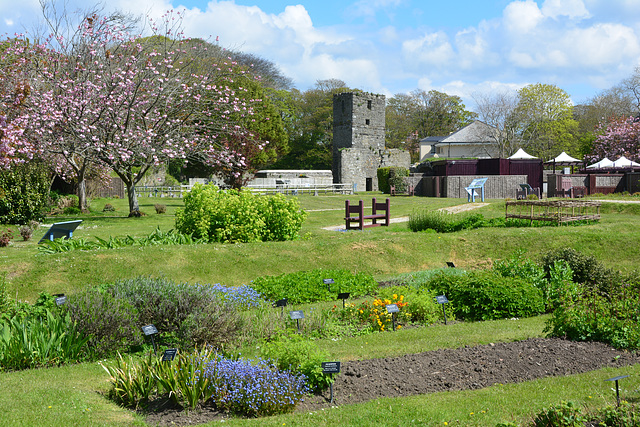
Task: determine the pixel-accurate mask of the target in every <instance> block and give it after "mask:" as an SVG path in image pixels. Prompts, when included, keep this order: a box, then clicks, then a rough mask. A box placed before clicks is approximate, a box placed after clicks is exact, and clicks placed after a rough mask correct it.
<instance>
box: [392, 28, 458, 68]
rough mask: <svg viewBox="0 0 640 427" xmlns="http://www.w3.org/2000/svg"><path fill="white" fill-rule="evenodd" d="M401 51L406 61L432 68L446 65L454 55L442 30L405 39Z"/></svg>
mask: <svg viewBox="0 0 640 427" xmlns="http://www.w3.org/2000/svg"><path fill="white" fill-rule="evenodd" d="M402 53H403V55H404V57H405V58H406V60H407V62H410V63H415V64H416V65H418V66H421V67H433V68H440V67H446V66H447V65H449V64H450V62H451V61H452V60H453V59H454V57H455V52H454V50H453V47H452V46H451V43H450V42H449V37H448V36H447V34H446V33H444V32H442V31H439V32H437V33H429V34H425V35H424V36H423V37H421V38H418V39H410V40H406V41H405V42H403V43H402Z"/></svg>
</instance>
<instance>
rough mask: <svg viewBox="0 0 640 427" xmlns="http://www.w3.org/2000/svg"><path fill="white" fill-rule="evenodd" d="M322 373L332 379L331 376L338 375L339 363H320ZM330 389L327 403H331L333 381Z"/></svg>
mask: <svg viewBox="0 0 640 427" xmlns="http://www.w3.org/2000/svg"><path fill="white" fill-rule="evenodd" d="M322 373H323V374H329V376H330V377H333V374H339V373H340V362H322ZM329 387H330V388H331V401H330V402H329V403H333V381H331V383H330V384H329Z"/></svg>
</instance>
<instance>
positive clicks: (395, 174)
mask: <svg viewBox="0 0 640 427" xmlns="http://www.w3.org/2000/svg"><path fill="white" fill-rule="evenodd" d="M377 175H378V188H379V189H380V191H382V192H383V193H387V194H389V193H390V192H391V186H392V185H393V186H395V187H396V191H397V192H403V191H406V190H407V188H406V183H405V181H404V177H407V176H409V169H407V168H403V167H395V166H390V167H384V168H378V172H377Z"/></svg>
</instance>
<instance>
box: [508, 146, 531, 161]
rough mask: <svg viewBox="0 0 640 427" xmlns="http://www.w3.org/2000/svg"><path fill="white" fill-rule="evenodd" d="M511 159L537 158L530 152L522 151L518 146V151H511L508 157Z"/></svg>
mask: <svg viewBox="0 0 640 427" xmlns="http://www.w3.org/2000/svg"><path fill="white" fill-rule="evenodd" d="M509 159H511V160H524V159H537V157H536V156H532V155H531V154H529V153H527V152H526V151H524V150H523V149H522V148H518V151H516V152H515V153H513V155H512V156H510V157H509Z"/></svg>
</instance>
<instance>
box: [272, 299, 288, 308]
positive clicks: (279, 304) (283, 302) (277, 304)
mask: <svg viewBox="0 0 640 427" xmlns="http://www.w3.org/2000/svg"><path fill="white" fill-rule="evenodd" d="M285 305H287V299H286V298H282V299H279V300H278V301H276V302H274V303H273V306H274V307H284V306H285Z"/></svg>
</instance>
